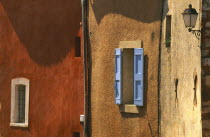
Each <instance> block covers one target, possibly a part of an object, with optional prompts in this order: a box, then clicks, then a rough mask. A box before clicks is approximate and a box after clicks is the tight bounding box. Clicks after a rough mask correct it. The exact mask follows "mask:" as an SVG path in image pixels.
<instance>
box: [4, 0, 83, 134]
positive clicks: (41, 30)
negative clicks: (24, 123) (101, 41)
mask: <svg viewBox="0 0 210 137" xmlns="http://www.w3.org/2000/svg"><path fill="white" fill-rule="evenodd" d="M0 20H1V21H0V106H1V107H0V136H1V137H73V136H72V135H73V134H72V133H73V132H81V133H82V127H81V125H80V120H79V115H80V114H83V105H84V104H83V100H84V99H83V94H84V93H83V63H82V62H83V61H82V57H81V58H75V57H74V47H75V37H76V36H77V35H78V36H79V35H81V32H80V31H81V30H80V25H79V24H80V22H81V7H80V1H78V0H44V1H43V0H36V1H33V0H19V1H7V0H2V1H1V2H0ZM17 77H25V78H27V79H29V80H30V97H29V98H30V101H29V127H28V128H15V127H10V106H11V80H12V79H13V78H17Z"/></svg>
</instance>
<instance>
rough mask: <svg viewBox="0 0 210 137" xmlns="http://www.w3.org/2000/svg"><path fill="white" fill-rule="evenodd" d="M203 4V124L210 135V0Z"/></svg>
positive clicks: (204, 133)
mask: <svg viewBox="0 0 210 137" xmlns="http://www.w3.org/2000/svg"><path fill="white" fill-rule="evenodd" d="M202 4H203V8H202V11H203V14H202V39H201V41H202V124H203V137H210V35H209V34H210V1H208V0H203V3H202Z"/></svg>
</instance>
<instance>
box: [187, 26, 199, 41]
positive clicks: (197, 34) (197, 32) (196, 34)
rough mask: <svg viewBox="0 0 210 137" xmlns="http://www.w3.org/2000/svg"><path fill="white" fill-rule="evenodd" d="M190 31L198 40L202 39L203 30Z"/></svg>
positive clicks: (190, 29)
mask: <svg viewBox="0 0 210 137" xmlns="http://www.w3.org/2000/svg"><path fill="white" fill-rule="evenodd" d="M188 31H189V32H192V34H194V35H195V37H196V38H197V39H200V36H201V30H192V28H189V29H188Z"/></svg>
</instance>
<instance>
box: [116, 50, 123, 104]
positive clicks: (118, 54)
mask: <svg viewBox="0 0 210 137" xmlns="http://www.w3.org/2000/svg"><path fill="white" fill-rule="evenodd" d="M115 104H118V105H120V104H122V50H121V49H115Z"/></svg>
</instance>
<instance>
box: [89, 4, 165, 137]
mask: <svg viewBox="0 0 210 137" xmlns="http://www.w3.org/2000/svg"><path fill="white" fill-rule="evenodd" d="M161 11H162V0H149V1H148V0H147V1H145V0H132V1H130V0H91V1H90V2H89V17H88V21H89V38H90V45H89V46H90V52H89V54H90V55H91V59H90V77H89V78H90V83H91V85H90V86H91V90H90V104H89V107H90V108H89V110H90V119H89V120H90V123H89V129H90V130H89V134H90V136H92V137H150V136H153V137H157V136H158V62H159V38H160V25H161V23H160V22H161ZM135 40H142V42H143V48H144V51H145V67H144V68H145V72H144V73H145V78H144V80H145V83H144V85H145V86H144V90H145V96H144V97H145V105H144V107H142V108H141V111H140V113H139V114H125V113H120V110H119V107H118V106H117V105H115V104H114V86H113V85H114V51H115V50H114V49H115V48H117V47H118V46H119V42H120V41H135Z"/></svg>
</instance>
